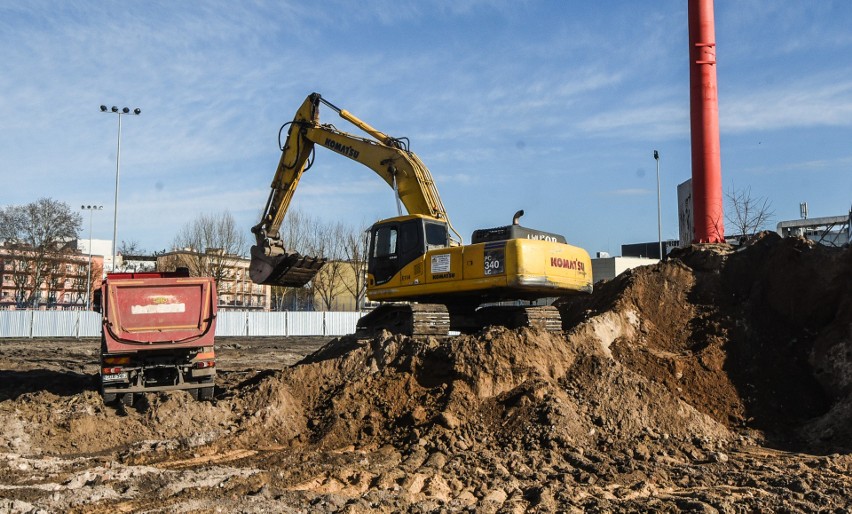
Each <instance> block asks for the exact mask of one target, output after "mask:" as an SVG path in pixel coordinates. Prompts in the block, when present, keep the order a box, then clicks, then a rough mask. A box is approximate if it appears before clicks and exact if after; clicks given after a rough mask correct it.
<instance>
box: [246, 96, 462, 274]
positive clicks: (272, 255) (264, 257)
mask: <svg viewBox="0 0 852 514" xmlns="http://www.w3.org/2000/svg"><path fill="white" fill-rule="evenodd" d="M320 103H322V104H325V105H326V106H328V107H330V108H331V109H333V110H334V111H336V112H337V113H338V114H339V115H340V117H341V118H343V119H345V120H347V121H349V122H350V123H352V124H353V125H355V126H357V127H358V128H360V129H361V130H363V131H364V132H366V133H367V134H369V135H370V136H371V138H365V137H359V136H354V135H352V134H348V133H346V132H342V131H340V130H337V129H336V128H335V127H334V126H333V125H330V124H326V125H323V124H320V120H319V107H320ZM282 130H283V127H282ZM317 144H318V145H321V146H323V147H326V148H328V149H330V150H332V151H334V152H336V153H339V154H341V155H343V156H344V157H348V158H349V159H352V160H354V161H356V162H358V163H360V164H363V165H364V166H367V167H368V168H370V169H372V170H373V171H374V172H375V173H376V174H377V175H379V176H380V177H381V178H382V179H383V180H384V181H385V182H386V183H387V184H388V185H389V186H390V187H391V188H393V189H394V191H395V192H396V195H397V198H398V199H399V201H400V202H401V203H402V204H403V205H404V206H405V208H406V209H407V210H408V213H409V214H422V215H426V216H430V217H433V218H436V219H440V220H444V221H447V222H448V223H449V220H448V219H447V212H446V209H445V208H444V206H443V204H442V203H441V199H440V197H439V196H438V191H437V189H436V188H435V183H434V181H433V180H432V174H431V173H430V172H429V169H428V168H426V166H425V165H424V164H423V163H422V162H421V161H420V159H419V158H418V157H417V155H415V154H414V153H412V152H410V151H409V150H408V149H407V144H406V141H405V140H404V139H397V138H394V137H391V136H388V135H387V134H385V133H383V132H380V131H378V130H376V129H375V128H373V127H371V126H370V125H368V124H367V123H365V122H363V121H361V120H360V119H358V118H357V117H355V116H354V115H352V114H351V113H350V112H348V111H346V110H343V109H339V108H337V107H336V106H334V105H333V104H331V103H330V102H328V101H326V100H325V99H323V98H322V96H320V94H319V93H313V94H311V95H309V96H308V97H307V98H306V99H305V101H304V102H303V103H302V105H301V107H299V109H298V111H296V115H295V117H294V118H293V121H292V122H290V123H289V130H288V132H287V139H286V142H285V144H284V145H283V147H282V149H281V158H280V160H279V162H278V168H277V169H276V172H275V177H274V178H273V180H272V191H271V192H270V195H269V200H268V201H267V203H266V207H265V209H264V213H263V216H262V217H261V220H260V222H259V223H258V224H257V225H255V226H254V227H253V228H252V232H253V233H254V234H255V237H256V240H257V244H256V245H255V246H252V248H251V266H250V270H249V271H250V276H251V279H252V281H253V282H255V283H258V284H269V285H281V286H291V287H299V286H302V285H304V284H306V283H307V282H309V281H310V280H311V278H313V276H314V275H316V273H317V272H318V271H319V270H320V269H321V268H322V266H323V264H324V263H325V259H323V258H321V257H307V256H303V255H300V254H299V253H297V252H295V251H294V250H292V249H288V248H286V247H285V244H284V241H282V239H281V236H280V234H279V230H280V228H281V224H282V222H283V220H284V215H285V214H286V213H287V209H288V207H289V205H290V202H291V200H292V198H293V193H294V192H295V191H296V187H297V186H298V184H299V180H300V179H301V177H302V174H303V173H304V172H305V171H306V170H307V169H308V168H310V165H311V156H312V154H313V151H314V145H317ZM456 234H457V233H456ZM457 235H458V234H457ZM459 239H461V237H460V236H459Z"/></svg>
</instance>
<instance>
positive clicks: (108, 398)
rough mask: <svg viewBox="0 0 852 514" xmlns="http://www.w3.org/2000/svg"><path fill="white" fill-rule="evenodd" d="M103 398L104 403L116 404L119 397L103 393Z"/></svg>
mask: <svg viewBox="0 0 852 514" xmlns="http://www.w3.org/2000/svg"><path fill="white" fill-rule="evenodd" d="M101 396H102V397H103V399H104V403H114V402H115V400H117V399H118V395H117V394H115V393H103V392H102V393H101Z"/></svg>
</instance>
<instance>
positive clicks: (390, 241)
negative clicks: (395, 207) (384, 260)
mask: <svg viewBox="0 0 852 514" xmlns="http://www.w3.org/2000/svg"><path fill="white" fill-rule="evenodd" d="M396 240H397V230H396V227H381V228H379V229H378V230H376V243H375V246H374V247H373V257H387V256H389V255H396Z"/></svg>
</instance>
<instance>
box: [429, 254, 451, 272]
mask: <svg viewBox="0 0 852 514" xmlns="http://www.w3.org/2000/svg"><path fill="white" fill-rule="evenodd" d="M430 271H431V272H432V274H435V273H449V272H450V254H448V253H442V254H440V255H433V256H432V263H431V268H430Z"/></svg>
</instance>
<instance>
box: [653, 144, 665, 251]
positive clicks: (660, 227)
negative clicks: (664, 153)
mask: <svg viewBox="0 0 852 514" xmlns="http://www.w3.org/2000/svg"><path fill="white" fill-rule="evenodd" d="M654 160H655V161H657V242H658V243H659V245H660V260H663V223H662V214H661V213H660V152H658V151H656V150H654Z"/></svg>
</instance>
